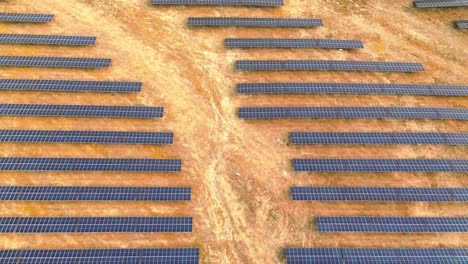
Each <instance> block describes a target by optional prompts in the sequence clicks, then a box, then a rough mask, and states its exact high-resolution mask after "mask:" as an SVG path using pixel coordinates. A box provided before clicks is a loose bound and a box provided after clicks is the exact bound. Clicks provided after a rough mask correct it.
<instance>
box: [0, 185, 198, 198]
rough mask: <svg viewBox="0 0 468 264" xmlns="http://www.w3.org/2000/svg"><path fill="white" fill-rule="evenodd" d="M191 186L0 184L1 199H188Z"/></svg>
mask: <svg viewBox="0 0 468 264" xmlns="http://www.w3.org/2000/svg"><path fill="white" fill-rule="evenodd" d="M191 193H192V188H190V187H80V186H0V200H1V201H190V200H191Z"/></svg>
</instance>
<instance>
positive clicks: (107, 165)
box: [0, 157, 182, 172]
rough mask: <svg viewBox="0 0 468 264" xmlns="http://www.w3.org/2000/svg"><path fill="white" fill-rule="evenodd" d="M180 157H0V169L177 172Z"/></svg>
mask: <svg viewBox="0 0 468 264" xmlns="http://www.w3.org/2000/svg"><path fill="white" fill-rule="evenodd" d="M181 169H182V161H181V160H180V159H91V158H85V159H84V158H83V159H80V158H32V157H31V158H0V171H131V172H179V171H181Z"/></svg>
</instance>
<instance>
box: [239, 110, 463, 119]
mask: <svg viewBox="0 0 468 264" xmlns="http://www.w3.org/2000/svg"><path fill="white" fill-rule="evenodd" d="M239 117H240V118H246V119H284V118H345V119H347V118H350V119H351V118H396V119H406V118H408V119H453V120H468V109H465V108H413V107H241V108H239Z"/></svg>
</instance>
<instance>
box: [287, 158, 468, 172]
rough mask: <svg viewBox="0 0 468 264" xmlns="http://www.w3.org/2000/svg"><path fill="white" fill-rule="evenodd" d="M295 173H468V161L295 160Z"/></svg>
mask: <svg viewBox="0 0 468 264" xmlns="http://www.w3.org/2000/svg"><path fill="white" fill-rule="evenodd" d="M293 166H294V170H295V171H310V172H468V160H441V159H293Z"/></svg>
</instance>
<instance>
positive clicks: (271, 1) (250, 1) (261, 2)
mask: <svg viewBox="0 0 468 264" xmlns="http://www.w3.org/2000/svg"><path fill="white" fill-rule="evenodd" d="M151 4H153V5H231V6H264V7H273V6H284V3H283V0H151Z"/></svg>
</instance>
